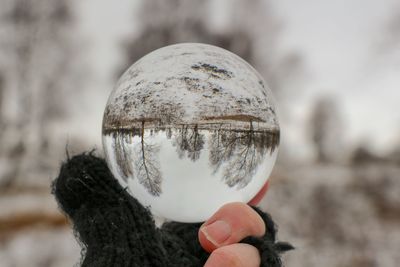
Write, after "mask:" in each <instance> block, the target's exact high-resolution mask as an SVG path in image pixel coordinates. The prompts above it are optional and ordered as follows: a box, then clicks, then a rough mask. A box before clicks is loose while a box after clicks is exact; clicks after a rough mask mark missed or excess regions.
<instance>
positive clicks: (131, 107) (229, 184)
mask: <svg viewBox="0 0 400 267" xmlns="http://www.w3.org/2000/svg"><path fill="white" fill-rule="evenodd" d="M278 145H279V124H278V120H277V117H276V114H275V104H274V100H273V98H272V95H271V92H270V90H269V89H268V88H267V87H266V85H265V83H264V81H263V79H262V77H261V76H260V75H259V74H258V73H257V71H256V70H254V69H253V68H252V67H251V66H250V65H249V64H248V63H247V62H245V61H244V60H243V59H241V58H239V57H238V56H236V55H234V54H232V53H230V52H228V51H226V50H224V49H221V48H218V47H215V46H210V45H205V44H177V45H171V46H167V47H164V48H161V49H158V50H156V51H153V52H152V53H150V54H148V55H146V56H144V57H143V58H141V59H140V60H139V61H137V62H136V63H135V64H133V65H132V66H131V67H130V68H129V69H128V70H127V71H126V72H125V73H124V74H123V75H122V77H121V78H120V80H119V81H118V83H117V85H116V87H115V88H114V90H113V91H112V93H111V95H110V97H109V100H108V103H107V106H106V109H105V112H104V119H103V146H104V150H105V154H106V160H107V163H108V165H109V167H110V169H111V171H112V173H113V174H114V176H115V177H116V178H117V179H118V181H119V182H120V183H121V185H122V186H124V187H127V188H128V190H129V192H130V193H131V194H132V195H133V196H134V197H135V198H137V199H138V200H139V201H140V202H141V203H142V204H143V205H144V206H149V207H150V209H151V211H152V212H153V214H155V215H156V216H161V217H164V218H166V219H170V220H174V221H181V222H199V221H203V220H206V219H207V218H208V217H209V216H211V215H212V213H214V212H215V211H216V210H217V209H218V208H219V207H220V206H222V205H223V204H225V203H227V202H232V201H241V202H246V203H247V202H248V201H250V200H251V199H252V198H253V197H254V196H255V195H256V194H257V192H258V191H259V190H260V189H261V188H262V187H263V185H264V184H265V183H266V182H267V180H268V176H269V175H270V173H271V170H272V167H273V165H274V163H275V160H276V156H277V150H278Z"/></svg>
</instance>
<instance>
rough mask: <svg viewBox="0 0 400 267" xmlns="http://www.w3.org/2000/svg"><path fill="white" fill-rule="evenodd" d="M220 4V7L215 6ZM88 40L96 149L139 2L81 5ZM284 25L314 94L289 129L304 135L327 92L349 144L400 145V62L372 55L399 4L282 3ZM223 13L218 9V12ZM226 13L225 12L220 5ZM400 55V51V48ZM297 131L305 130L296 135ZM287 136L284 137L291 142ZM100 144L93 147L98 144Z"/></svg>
mask: <svg viewBox="0 0 400 267" xmlns="http://www.w3.org/2000/svg"><path fill="white" fill-rule="evenodd" d="M216 1H219V0H216ZM77 3H78V5H79V6H80V8H79V9H78V10H79V11H80V13H79V14H78V15H79V18H80V23H81V29H82V36H83V38H84V39H85V40H87V42H88V47H89V49H88V50H89V51H88V53H89V54H88V60H89V62H90V63H91V64H93V67H94V70H93V71H94V80H93V84H92V88H93V91H91V92H89V94H91V95H93V96H92V97H91V100H90V101H95V102H96V104H97V105H92V109H91V110H90V112H89V113H90V114H88V116H89V117H90V120H91V122H92V123H91V125H95V126H94V129H95V130H93V133H92V136H91V137H93V138H94V141H95V142H94V143H97V144H100V129H101V118H102V113H103V109H104V106H105V102H106V99H107V96H108V94H109V90H111V88H112V85H113V82H114V78H115V72H113V71H115V67H116V66H118V63H119V62H120V60H121V59H122V58H121V57H122V56H123V55H122V54H121V53H120V52H121V51H120V50H119V48H120V46H121V41H122V40H123V38H127V37H128V36H129V35H130V34H133V33H134V32H135V30H136V29H135V21H134V17H133V14H134V12H135V6H137V5H138V3H140V1H131V0H119V1H112V0H87V1H77ZM272 3H273V6H274V8H275V11H276V13H277V15H278V17H279V18H280V19H281V20H282V21H283V22H284V23H285V29H284V32H283V33H282V36H281V37H282V46H283V48H287V49H290V48H293V49H296V50H299V51H300V52H302V53H304V57H305V60H306V67H307V69H308V70H307V71H308V72H309V73H310V75H309V76H310V77H307V81H306V88H307V90H306V91H305V92H304V93H303V94H302V95H300V97H298V98H296V99H295V100H294V101H293V103H292V106H293V110H292V113H291V114H290V116H291V124H290V125H289V126H288V129H292V130H293V129H295V131H294V132H299V131H300V132H301V131H302V130H304V127H305V125H306V124H305V119H306V118H307V116H308V112H309V107H310V105H309V103H310V102H311V101H312V99H314V98H315V97H316V96H319V95H321V94H322V93H325V92H327V93H329V94H331V95H333V96H335V97H336V98H337V99H338V100H339V101H340V103H343V106H342V107H341V108H342V114H343V116H344V118H345V124H346V127H347V129H346V130H347V133H346V134H347V136H348V138H349V142H359V140H368V141H369V142H372V143H373V144H374V145H375V147H376V148H379V149H381V150H385V149H387V148H388V147H390V145H391V144H393V141H400V140H399V139H400V137H399V136H400V111H399V110H400V109H399V107H398V105H399V104H400V88H399V84H400V75H398V73H399V70H400V57H399V54H400V53H397V55H396V56H397V58H394V59H393V56H392V59H391V61H388V60H384V61H380V60H376V59H375V58H374V57H373V56H372V55H373V54H374V53H375V52H374V51H375V49H376V46H377V45H378V43H379V41H380V38H382V37H383V34H382V30H381V29H382V28H383V27H384V25H385V24H386V23H387V22H388V20H389V18H390V15H391V14H393V12H394V11H395V7H396V5H397V8H400V7H399V6H400V3H399V4H397V3H398V1H397V0H381V1H375V0H351V1H349V0H347V1H346V0H337V1H321V0H304V1H301V2H300V1H293V0H279V1H272ZM217 6H218V5H217ZM220 6H221V5H220ZM398 49H400V44H399V45H398ZM297 130H298V131H297ZM284 137H285V135H284ZM287 137H288V138H289V139H291V140H290V142H292V143H293V144H296V143H301V142H304V141H302V139H301V138H302V135H287ZM92 142H93V141H92Z"/></svg>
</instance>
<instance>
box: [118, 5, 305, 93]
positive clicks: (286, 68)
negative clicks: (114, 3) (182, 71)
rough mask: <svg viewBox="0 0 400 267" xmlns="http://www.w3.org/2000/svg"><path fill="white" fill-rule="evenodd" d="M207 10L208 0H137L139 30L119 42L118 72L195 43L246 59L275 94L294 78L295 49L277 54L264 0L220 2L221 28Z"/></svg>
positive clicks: (276, 26) (275, 24)
mask: <svg viewBox="0 0 400 267" xmlns="http://www.w3.org/2000/svg"><path fill="white" fill-rule="evenodd" d="M212 8H213V6H212V5H211V1H185V0H172V1H164V0H147V1H143V2H142V5H141V7H140V8H139V11H138V12H137V14H138V15H137V16H138V20H137V21H138V23H139V24H140V26H139V28H140V32H139V34H138V35H137V36H134V37H133V38H132V39H130V40H127V42H125V44H124V47H125V51H126V56H125V58H126V62H124V63H123V66H122V68H121V69H122V71H124V70H125V69H126V68H128V67H129V66H130V65H131V64H133V63H134V62H135V61H136V60H138V59H139V58H141V57H142V56H144V55H146V54H147V53H149V52H151V51H153V50H155V49H157V48H160V47H163V46H166V45H170V44H174V43H181V42H201V43H208V44H212V45H216V46H219V47H222V48H225V49H227V50H229V51H232V52H233V53H235V54H237V55H239V56H240V57H242V58H243V59H245V60H246V61H248V62H249V63H250V64H251V65H253V66H255V68H256V69H257V70H258V71H259V72H260V73H261V74H262V75H263V76H264V77H265V78H266V81H267V84H268V85H269V86H270V87H271V89H272V90H273V91H274V92H275V93H277V94H278V95H281V94H282V93H283V92H285V90H288V88H289V87H290V86H291V85H292V84H291V82H293V81H294V80H296V78H299V77H300V73H301V69H302V67H303V60H302V58H301V56H300V55H299V53H297V52H295V51H294V52H289V53H282V51H281V49H280V47H279V46H280V43H279V35H280V32H281V27H282V25H281V23H280V22H279V21H278V20H277V19H276V17H275V16H274V15H273V14H272V12H270V9H271V8H270V3H269V1H261V0H253V1H245V0H233V1H232V2H229V5H226V6H225V9H228V10H224V11H226V12H228V21H227V22H226V23H225V24H226V27H224V29H222V30H221V29H220V30H218V29H215V28H214V27H213V24H212V23H210V20H211V18H212V11H213V10H212ZM119 74H120V73H119Z"/></svg>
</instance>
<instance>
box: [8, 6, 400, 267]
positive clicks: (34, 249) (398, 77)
mask: <svg viewBox="0 0 400 267" xmlns="http://www.w3.org/2000/svg"><path fill="white" fill-rule="evenodd" d="M177 42H204V43H209V44H214V45H217V46H220V47H223V48H226V49H228V50H230V51H232V52H234V53H236V54H238V55H239V56H241V57H243V58H244V59H245V60H247V61H248V62H250V63H251V64H252V65H253V66H254V67H255V68H256V69H257V70H258V71H259V72H260V73H261V74H262V75H263V76H264V77H265V79H266V81H267V84H268V85H269V87H270V88H271V89H272V91H273V92H274V94H275V97H276V99H277V102H278V105H279V115H280V122H281V132H282V137H281V140H282V141H281V142H282V144H281V146H280V155H279V159H278V162H277V164H276V167H275V169H274V172H273V174H272V177H271V187H270V190H269V192H268V193H267V196H266V197H265V198H264V200H263V201H262V203H261V206H262V207H263V208H264V209H265V210H267V211H268V212H270V213H271V214H272V216H273V218H274V219H275V220H276V222H277V224H278V225H279V229H280V232H279V238H280V239H281V240H287V241H290V242H292V243H293V244H294V245H295V246H296V248H297V249H296V250H295V251H294V252H291V253H288V254H287V255H285V256H284V262H285V265H286V266H329V267H330V266H332V267H345V266H352V267H357V266H364V267H369V266H371V267H372V266H385V267H389V266H398V265H399V262H400V254H399V253H398V252H399V249H400V110H399V104H400V74H399V73H400V4H399V2H398V1H397V0H382V1H374V0H351V1H349V0H338V1H317V0H305V1H301V3H300V2H299V1H289V0H280V1H272V0H264V1H261V0H252V1H245V0H208V1H207V0H204V1H195V0H190V1H189V0H187V1H185V0H168V1H167V0H145V1H144V0H142V1H139V0H138V1H129V0H120V1H111V0H86V1H77V0H35V1H33V0H0V266H2V267H9V266H10V267H11V266H12V267H19V266H42V267H47V266H48V267H50V266H57V267H59V266H73V265H74V264H77V263H79V257H80V249H79V246H78V244H77V243H76V241H75V239H74V236H73V233H72V230H71V229H70V226H69V224H68V222H67V220H66V219H65V218H64V217H63V215H62V214H61V213H60V212H59V211H58V209H57V205H56V203H55V201H54V199H53V196H52V195H51V194H50V191H51V190H50V185H51V181H52V179H53V178H54V177H56V176H57V172H58V168H59V166H60V164H61V162H62V161H63V160H64V159H65V158H66V150H67V149H68V151H69V153H70V154H75V153H80V152H83V151H88V150H91V149H93V148H96V149H97V153H98V154H100V155H101V154H102V147H101V120H102V115H103V110H104V107H105V104H106V101H107V97H108V95H109V93H110V90H111V89H112V88H113V85H114V84H115V82H116V80H117V79H118V77H119V76H120V75H121V74H122V72H123V71H124V70H125V69H126V68H127V67H128V66H130V65H131V64H132V63H133V62H134V61H136V60H137V59H138V58H140V57H142V56H143V55H145V54H146V53H148V52H150V51H152V50H154V49H156V48H159V47H162V46H165V45H168V44H173V43H177Z"/></svg>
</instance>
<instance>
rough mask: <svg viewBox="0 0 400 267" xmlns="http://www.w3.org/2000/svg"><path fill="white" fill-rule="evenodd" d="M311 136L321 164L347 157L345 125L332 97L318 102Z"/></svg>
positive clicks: (311, 121)
mask: <svg viewBox="0 0 400 267" xmlns="http://www.w3.org/2000/svg"><path fill="white" fill-rule="evenodd" d="M309 129H310V136H311V138H312V142H313V145H314V148H315V150H316V159H317V161H318V162H320V163H327V162H332V161H335V160H338V159H339V157H340V156H342V157H343V155H346V153H343V152H344V151H343V150H341V149H342V148H343V136H344V125H343V122H342V118H341V116H340V113H339V108H338V106H337V103H336V102H335V100H334V99H333V98H332V97H328V96H324V97H320V98H318V99H317V100H316V102H315V104H314V107H313V109H312V111H311V118H310V126H309Z"/></svg>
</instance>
